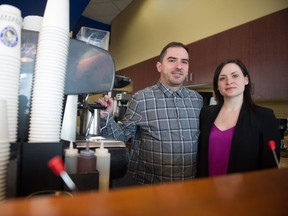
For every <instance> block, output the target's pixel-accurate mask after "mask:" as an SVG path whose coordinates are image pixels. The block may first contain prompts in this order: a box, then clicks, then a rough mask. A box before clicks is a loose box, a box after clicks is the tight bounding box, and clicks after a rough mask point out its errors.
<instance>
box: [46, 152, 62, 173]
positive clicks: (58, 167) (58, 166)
mask: <svg viewBox="0 0 288 216" xmlns="http://www.w3.org/2000/svg"><path fill="white" fill-rule="evenodd" d="M48 166H49V168H50V169H51V170H52V171H53V172H54V174H55V175H57V176H59V175H60V173H61V172H63V171H64V163H63V160H62V158H61V157H60V156H55V157H53V158H52V159H50V160H49V161H48Z"/></svg>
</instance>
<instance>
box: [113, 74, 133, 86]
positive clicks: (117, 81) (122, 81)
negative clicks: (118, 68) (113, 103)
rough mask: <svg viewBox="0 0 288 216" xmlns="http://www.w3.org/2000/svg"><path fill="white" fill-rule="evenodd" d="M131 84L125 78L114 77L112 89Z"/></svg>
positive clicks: (127, 78)
mask: <svg viewBox="0 0 288 216" xmlns="http://www.w3.org/2000/svg"><path fill="white" fill-rule="evenodd" d="M130 83H131V79H130V78H129V77H125V76H119V75H115V79H114V88H124V87H125V86H127V85H129V84H130Z"/></svg>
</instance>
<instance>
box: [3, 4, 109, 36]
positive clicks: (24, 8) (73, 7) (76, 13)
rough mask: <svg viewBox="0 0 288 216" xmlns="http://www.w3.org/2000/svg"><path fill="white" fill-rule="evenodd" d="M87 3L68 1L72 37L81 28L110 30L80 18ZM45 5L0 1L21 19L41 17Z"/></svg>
mask: <svg viewBox="0 0 288 216" xmlns="http://www.w3.org/2000/svg"><path fill="white" fill-rule="evenodd" d="M57 1H61V0H57ZM89 2H90V0H70V30H71V31H73V35H75V34H76V33H77V32H78V31H79V29H80V27H81V26H88V27H92V28H97V29H102V30H108V31H109V30H110V26H109V25H107V24H103V23H99V22H97V21H95V20H92V19H89V18H87V17H83V16H82V13H83V11H84V10H85V8H86V6H87V5H88V3H89ZM46 3H47V0H0V4H9V5H13V6H15V7H17V8H19V9H20V10H21V13H22V17H23V18H24V17H25V16H27V15H39V16H43V14H44V10H45V6H46Z"/></svg>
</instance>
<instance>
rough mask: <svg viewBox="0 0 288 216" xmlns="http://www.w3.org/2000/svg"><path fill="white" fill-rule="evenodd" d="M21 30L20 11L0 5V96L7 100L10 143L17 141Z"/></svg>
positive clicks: (9, 6)
mask: <svg viewBox="0 0 288 216" xmlns="http://www.w3.org/2000/svg"><path fill="white" fill-rule="evenodd" d="M21 28H22V17H21V11H20V10H19V9H18V8H16V7H14V6H11V5H6V4H2V5H0V65H1V70H0V81H1V84H0V95H1V97H2V98H4V99H6V100H7V110H8V126H9V127H8V130H9V140H10V142H15V141H16V139H17V121H18V93H19V76H20V70H21V61H20V56H21V55H20V50H21Z"/></svg>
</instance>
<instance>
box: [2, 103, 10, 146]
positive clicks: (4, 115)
mask: <svg viewBox="0 0 288 216" xmlns="http://www.w3.org/2000/svg"><path fill="white" fill-rule="evenodd" d="M0 128H1V130H0V140H1V141H6V140H9V133H8V116H7V104H6V100H4V99H1V98H0Z"/></svg>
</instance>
